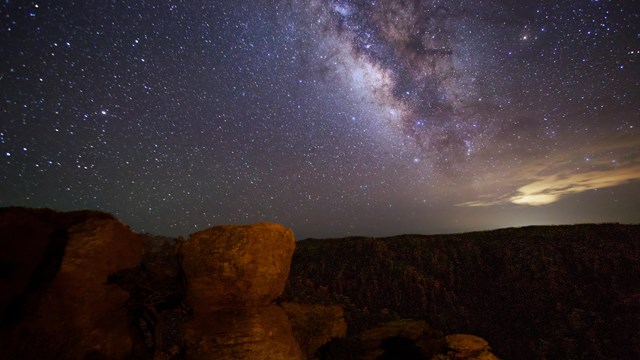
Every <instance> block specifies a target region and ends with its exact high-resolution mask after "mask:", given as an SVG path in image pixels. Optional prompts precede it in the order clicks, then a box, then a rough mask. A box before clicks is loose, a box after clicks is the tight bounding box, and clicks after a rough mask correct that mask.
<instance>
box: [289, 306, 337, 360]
mask: <svg viewBox="0 0 640 360" xmlns="http://www.w3.org/2000/svg"><path fill="white" fill-rule="evenodd" d="M281 306H282V308H283V309H284V311H285V312H286V313H287V315H288V316H289V319H290V320H291V326H292V329H293V336H294V337H295V338H296V340H297V341H298V343H299V344H300V348H301V349H302V352H303V353H304V354H305V356H306V357H307V359H314V358H315V357H316V352H317V351H318V349H319V348H320V347H321V346H322V345H324V344H326V343H328V342H329V341H331V339H333V338H343V337H346V336H347V323H346V322H345V320H344V311H343V310H342V307H341V306H340V305H320V304H296V303H282V304H281Z"/></svg>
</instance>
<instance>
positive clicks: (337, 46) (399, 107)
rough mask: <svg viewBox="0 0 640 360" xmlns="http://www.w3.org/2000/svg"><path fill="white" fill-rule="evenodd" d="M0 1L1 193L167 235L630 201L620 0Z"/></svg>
mask: <svg viewBox="0 0 640 360" xmlns="http://www.w3.org/2000/svg"><path fill="white" fill-rule="evenodd" d="M0 11H1V14H2V28H1V29H0V36H1V38H2V44H3V45H2V48H1V49H0V51H1V53H2V61H1V63H0V83H1V84H2V87H1V91H2V98H3V103H2V108H1V114H2V117H1V122H0V155H1V156H2V158H1V160H0V177H1V179H2V182H1V184H0V206H12V205H19V206H33V207H52V208H56V209H60V210H71V209H79V208H91V209H100V210H104V211H108V212H112V213H114V214H115V215H117V216H118V217H120V218H121V219H123V221H125V222H127V223H129V224H131V225H132V226H133V227H134V229H136V230H138V231H145V232H152V233H160V234H166V235H185V234H188V233H190V232H193V231H195V230H198V229H202V228H204V227H208V226H212V225H215V224H222V223H249V222H257V221H274V222H280V223H283V224H285V225H287V226H290V227H292V228H293V230H294V232H296V234H297V236H298V237H299V238H303V237H307V236H315V237H323V236H343V235H352V234H362V235H391V234H396V233H403V232H405V233H406V232H419V233H435V232H454V231H466V230H480V229H487V228H495V227H504V226H521V225H528V224H547V223H576V222H604V221H614V222H639V221H640V206H638V205H637V204H638V203H640V181H638V180H640V136H639V135H640V134H639V132H638V129H639V128H640V86H639V85H640V84H639V83H640V14H639V11H638V9H637V6H636V5H634V4H633V2H631V1H595V0H594V1H564V2H557V1H538V2H534V1H510V0H503V1H497V0H495V1H490V0H487V1H426V0H425V1H419V0H411V1H409V0H405V1H380V0H378V1H372V0H370V1H346V0H342V1H337V0H325V1H320V0H291V1H264V2H245V1H166V2H144V1H140V2H122V3H119V2H108V3H104V2H75V1H56V2H53V3H47V2H36V1H28V2H25V1H21V2H14V1H6V2H3V3H2V4H1V5H0Z"/></svg>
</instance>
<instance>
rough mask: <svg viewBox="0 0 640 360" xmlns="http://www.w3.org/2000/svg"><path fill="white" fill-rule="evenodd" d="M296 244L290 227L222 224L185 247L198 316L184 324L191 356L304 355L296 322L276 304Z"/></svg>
mask: <svg viewBox="0 0 640 360" xmlns="http://www.w3.org/2000/svg"><path fill="white" fill-rule="evenodd" d="M294 248H295V240H294V237H293V233H292V232H291V230H289V229H288V228H285V227H283V226H281V225H277V224H270V223H259V224H255V225H245V226H232V225H226V226H217V227H214V228H210V229H207V230H204V231H201V232H198V233H195V234H192V235H191V236H190V237H189V239H187V240H186V241H185V242H184V243H183V244H182V245H181V248H180V250H179V253H180V254H181V257H182V265H183V269H184V272H185V275H186V277H187V279H188V290H187V299H188V301H189V302H190V304H191V305H192V307H193V319H192V320H191V321H188V322H186V323H185V324H184V334H185V345H186V348H187V352H186V354H187V359H193V360H200V359H203V360H204V359H258V360H260V359H265V360H266V359H283V360H284V359H287V360H289V359H291V360H297V359H303V358H304V356H303V355H302V352H301V350H300V346H299V345H298V343H297V342H296V339H295V338H294V336H293V334H292V330H291V323H290V322H289V318H288V317H287V314H286V313H285V312H284V310H283V309H282V308H280V307H279V306H277V305H274V304H273V301H274V300H275V299H276V297H278V296H280V295H281V294H282V292H283V291H284V286H285V283H286V280H287V276H288V275H289V266H290V264H291V256H292V255H293V250H294Z"/></svg>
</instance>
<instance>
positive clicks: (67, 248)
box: [0, 209, 143, 359]
mask: <svg viewBox="0 0 640 360" xmlns="http://www.w3.org/2000/svg"><path fill="white" fill-rule="evenodd" d="M0 218H1V220H0V224H1V225H0V235H1V236H0V238H1V239H2V245H3V246H4V245H7V244H9V243H11V246H9V247H10V248H12V250H11V252H12V254H13V255H15V258H14V259H13V260H12V261H11V262H10V263H9V265H4V266H6V267H9V268H11V269H16V274H18V275H17V278H16V277H14V278H13V279H9V282H13V284H18V283H22V284H23V286H19V287H13V289H14V290H13V291H9V292H8V293H7V294H6V298H5V301H4V303H6V304H7V306H6V311H5V317H4V319H3V327H4V328H5V331H7V333H6V334H3V336H2V337H3V340H2V342H3V343H2V348H3V349H4V350H3V354H4V355H5V356H6V357H7V358H22V359H25V358H63V359H84V358H87V357H92V358H109V359H125V358H127V357H129V356H130V354H131V349H132V340H131V339H132V334H131V332H132V329H131V328H130V326H129V322H128V317H127V309H126V306H125V305H126V303H127V299H128V297H129V294H128V293H127V292H126V291H124V290H122V289H120V288H118V287H117V286H115V285H109V284H107V278H108V277H109V275H110V274H111V273H113V272H115V271H117V270H120V269H123V268H127V267H134V266H136V265H138V264H139V263H140V259H141V256H142V250H143V247H142V237H141V236H140V235H138V234H135V233H133V232H132V231H131V230H130V229H129V228H128V227H127V226H126V225H124V224H122V223H120V222H119V221H118V220H117V219H115V218H114V217H113V216H111V215H109V214H104V213H96V212H74V213H56V212H53V211H50V210H29V209H4V210H3V211H2V214H1V215H0ZM30 250H31V251H33V253H31V252H30ZM6 261H7V259H6V258H4V259H3V264H7V262H6ZM25 279H28V281H27V282H26V284H25V281H24V280H25ZM12 286H15V285H9V287H10V288H11V287H12ZM3 294H4V293H3ZM3 297H4V296H3ZM7 329H10V330H7ZM0 357H1V356H0Z"/></svg>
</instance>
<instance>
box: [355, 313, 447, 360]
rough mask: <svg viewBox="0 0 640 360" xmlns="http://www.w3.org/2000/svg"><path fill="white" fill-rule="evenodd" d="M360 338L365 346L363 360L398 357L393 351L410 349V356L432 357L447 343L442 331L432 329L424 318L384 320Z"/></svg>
mask: <svg viewBox="0 0 640 360" xmlns="http://www.w3.org/2000/svg"><path fill="white" fill-rule="evenodd" d="M359 338H360V340H361V341H362V345H363V347H364V349H365V354H363V356H362V357H361V359H371V360H373V359H378V358H380V359H387V358H389V359H391V358H394V357H398V355H394V352H401V353H402V352H405V353H406V352H410V353H412V354H413V355H411V356H413V357H411V358H414V357H415V358H422V357H426V358H431V356H433V355H435V354H437V353H438V352H440V351H441V350H442V349H443V348H444V345H445V339H444V336H443V334H442V333H441V332H439V331H434V330H432V329H431V328H430V327H429V326H428V325H427V323H426V322H425V321H423V320H410V319H407V320H397V321H391V322H388V323H383V324H380V325H378V326H376V327H375V328H372V329H369V330H367V331H365V332H363V333H362V334H360V336H359ZM394 347H395V348H397V350H396V349H394ZM407 358H409V357H407Z"/></svg>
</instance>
